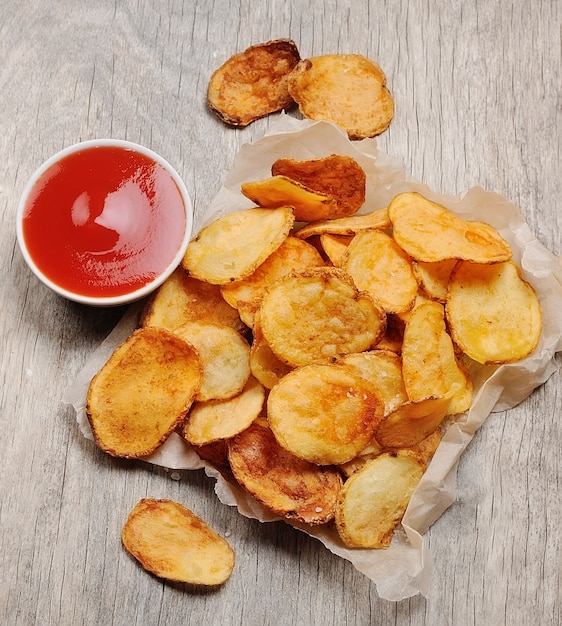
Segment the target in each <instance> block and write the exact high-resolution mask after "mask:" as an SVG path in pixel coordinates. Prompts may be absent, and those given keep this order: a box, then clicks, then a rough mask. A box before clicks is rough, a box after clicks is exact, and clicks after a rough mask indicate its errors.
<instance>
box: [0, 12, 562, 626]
mask: <svg viewBox="0 0 562 626" xmlns="http://www.w3.org/2000/svg"><path fill="white" fill-rule="evenodd" d="M561 29H562V4H561V3H560V2H557V1H556V0H535V1H533V2H527V1H525V0H513V1H512V2H504V3H499V2H498V3H494V2H489V1H488V0H468V1H462V2H461V1H460V0H451V1H449V2H444V1H443V2H441V1H439V0H434V1H431V0H425V1H419V2H416V1H414V2H407V1H406V0H380V1H379V2H373V1H370V0H338V1H337V2H336V0H306V1H305V0H286V1H280V0H271V1H270V2H257V1H255V2H252V1H251V0H191V1H188V0H162V1H161V2H153V1H149V0H128V1H121V0H111V1H110V0H98V1H96V2H89V3H87V2H80V1H78V0H67V1H65V2H62V1H56V0H54V1H53V2H43V0H41V1H40V0H22V1H21V2H18V3H10V2H2V3H0V58H1V59H2V61H1V65H0V116H1V117H0V120H1V132H0V216H1V224H2V228H1V229H0V253H1V254H0V263H1V276H2V291H3V297H2V302H1V305H0V336H1V337H2V348H1V350H0V363H1V369H0V381H1V384H0V428H1V430H0V459H1V462H2V466H1V472H0V548H1V549H0V554H1V560H0V621H1V623H2V624H6V625H8V626H10V625H15V624H18V625H19V624H21V625H26V626H27V625H31V624H37V625H45V624H56V625H69V626H70V625H72V626H74V625H78V624H88V625H101V624H103V625H109V624H115V625H119V626H121V625H132V624H142V625H147V626H148V625H156V624H160V625H168V624H169V625H172V624H197V625H199V624H209V625H222V624H244V625H255V626H263V625H266V624H271V625H278V624H299V625H301V624H302V625H303V626H310V625H315V624H318V625H334V626H340V625H346V624H350V625H351V624H358V625H359V624H361V625H367V624H385V625H387V624H409V625H419V624H428V625H432V626H433V625H441V624H443V625H444V624H452V625H453V624H454V625H455V626H457V625H469V624H474V625H482V624H494V625H496V624H511V625H518V626H519V625H526V624H542V625H545V624H560V623H562V610H561V600H560V597H561V592H562V585H561V563H562V561H561V559H562V550H561V542H562V537H561V530H560V529H561V528H562V513H561V494H562V465H561V462H560V458H561V455H560V452H561V450H562V436H561V432H562V429H561V427H560V394H561V392H562V385H561V382H560V375H559V373H558V372H557V373H555V374H554V375H553V376H552V377H551V378H550V379H549V380H548V381H547V382H546V383H545V384H544V385H543V386H541V387H540V388H538V389H537V390H536V391H534V392H533V393H532V394H531V395H530V397H528V398H527V399H526V400H525V401H524V402H523V403H522V404H520V405H519V406H517V407H516V408H514V409H512V410H509V411H506V412H500V413H494V414H493V415H492V416H491V417H490V418H489V419H488V420H487V422H486V423H485V424H484V426H483V427H482V428H481V429H480V431H479V432H478V433H477V435H476V437H475V438H474V440H473V441H472V443H471V444H470V446H469V447H468V449H467V451H466V452H465V454H464V456H463V458H462V460H461V462H460V466H459V473H458V497H457V500H456V502H455V503H454V504H453V505H452V506H451V507H450V508H449V509H448V510H447V511H446V512H445V513H444V514H443V515H442V517H441V518H440V519H439V520H438V521H437V522H436V523H435V524H434V525H433V526H432V527H431V529H430V530H429V532H428V534H427V539H428V545H429V548H430V551H431V553H432V556H433V560H434V566H433V573H432V578H431V586H430V593H429V596H428V597H427V598H426V597H424V596H422V595H416V596H413V597H411V598H409V599H405V600H402V601H400V602H390V601H387V600H382V599H381V598H380V597H379V595H378V594H377V590H376V586H375V585H374V583H372V582H371V581H370V580H369V579H368V578H366V577H365V576H364V575H363V574H361V573H359V572H358V571H357V570H355V569H354V567H353V566H352V565H351V564H350V563H348V562H347V561H344V560H342V559H340V558H338V557H336V556H334V555H333V554H331V553H330V552H329V551H328V550H326V549H325V548H324V546H322V544H321V543H319V542H318V541H316V540H314V539H312V538H310V537H308V536H307V535H305V534H303V533H301V532H299V531H297V530H294V529H293V528H291V527H289V526H287V525H285V524H283V523H281V522H279V523H277V522H276V523H271V524H261V523H259V522H257V521H255V520H249V519H246V518H244V517H242V516H240V515H239V514H238V513H237V511H236V510H235V509H232V508H229V507H227V506H225V505H223V504H221V503H220V502H219V501H218V500H217V498H216V497H215V494H214V491H213V488H214V481H213V480H212V479H210V478H208V477H206V476H205V474H204V473H203V472H202V471H194V472H180V473H179V475H175V474H173V473H171V472H169V471H166V470H164V469H162V468H160V467H153V466H151V465H148V464H146V463H142V462H125V461H119V460H116V459H114V458H112V457H109V456H108V455H106V454H104V453H102V452H101V451H99V450H98V449H97V448H96V447H95V445H94V444H93V443H92V442H91V441H90V440H88V439H86V438H84V437H83V435H82V434H81V432H80V430H79V428H78V427H77V424H76V421H75V416H74V411H73V410H72V408H71V407H69V406H67V405H65V404H64V403H63V401H62V398H63V395H64V392H65V390H66V389H67V388H68V386H69V385H70V384H71V383H72V382H73V380H74V377H75V376H76V374H77V373H78V371H79V370H80V368H81V367H82V366H83V364H84V363H85V362H86V361H87V359H88V358H89V356H90V355H91V353H92V352H93V351H94V349H95V348H96V347H97V346H98V345H99V343H100V342H101V341H102V340H103V339H104V338H105V337H106V335H107V334H108V333H109V331H110V330H111V329H112V328H113V326H114V325H115V324H116V323H117V322H118V320H119V319H120V317H121V316H122V315H123V313H124V309H121V308H116V309H91V308H88V307H85V306H81V305H77V304H73V303H70V302H67V301H65V300H63V299H61V298H59V297H57V296H56V295H54V294H53V293H51V292H50V291H48V290H47V289H46V288H45V287H44V286H42V284H40V283H39V281H38V280H37V279H36V278H35V277H34V276H33V275H32V274H31V272H30V271H29V270H28V268H27V266H26V265H25V263H24V261H23V258H22V256H21V254H20V252H19V250H18V248H17V245H16V239H15V213H16V206H17V203H18V199H19V196H20V194H21V192H22V190H23V188H24V185H25V183H26V181H27V179H28V177H29V176H30V175H31V174H32V172H33V171H34V170H35V169H36V168H37V167H38V166H39V165H40V164H41V163H42V161H43V160H44V159H46V158H47V157H49V156H51V155H52V154H53V153H54V152H56V151H58V150H60V149H61V148H63V147H65V146H67V145H69V144H71V143H74V142H77V141H79V140H85V139H91V138H98V137H107V136H111V137H116V138H123V139H128V140H132V141H135V142H138V143H141V144H144V145H146V146H148V147H150V148H152V149H154V150H156V151H157V152H159V153H160V154H162V155H163V156H164V157H165V158H166V159H168V160H169V161H170V162H171V163H172V164H173V165H174V166H175V167H176V169H177V170H178V171H179V172H180V173H181V175H182V176H183V177H184V179H185V181H186V184H187V186H188V188H189V190H190V192H191V193H192V197H193V200H194V203H195V209H196V211H202V210H204V208H205V207H206V206H207V205H208V203H209V202H210V201H211V199H212V198H213V197H214V195H215V194H216V192H217V190H218V189H219V187H220V185H221V184H222V182H223V180H224V177H225V174H226V172H227V171H228V169H229V167H230V166H231V163H232V160H233V158H234V156H235V154H236V153H237V151H238V149H239V148H240V147H241V146H242V145H243V144H244V143H247V142H249V141H254V140H256V139H258V138H260V137H261V136H263V134H264V133H265V132H266V131H267V129H268V128H269V125H270V124H271V121H272V120H271V119H269V118H267V119H263V120H260V121H258V122H256V123H254V124H252V125H250V126H249V127H247V128H246V129H243V130H234V129H231V128H227V127H225V126H224V125H223V124H222V123H220V122H219V120H218V119H217V118H216V117H214V116H213V115H212V114H211V113H210V112H209V111H208V110H207V108H206V106H205V92H206V87H207V82H208V79H209V76H210V74H211V72H212V70H213V69H215V68H216V67H217V66H218V65H219V64H220V63H222V62H223V61H224V60H226V58H227V57H229V56H230V55H232V54H233V53H235V52H238V51H241V50H243V49H244V48H246V47H247V46H249V45H252V44H255V43H259V42H263V41H267V40H269V39H275V38H280V37H290V38H292V39H294V40H295V42H296V43H297V45H298V47H299V50H300V52H301V55H302V56H303V57H306V56H313V55H319V54H323V53H335V52H339V53H348V52H356V53H360V54H363V55H365V56H367V57H370V58H371V59H373V60H375V61H377V62H378V63H379V64H380V65H381V66H382V68H383V69H384V70H385V72H386V74H387V77H388V84H389V86H390V89H391V91H392V93H393V95H394V97H395V101H396V115H395V118H394V120H393V122H392V125H391V127H390V129H389V130H388V131H387V132H386V133H385V134H384V135H382V136H381V137H380V138H379V140H378V142H379V147H380V148H381V149H382V150H383V151H385V152H388V153H389V154H391V155H393V156H395V157H397V158H399V159H400V160H402V161H403V162H404V163H405V166H406V169H407V171H408V172H409V173H411V175H412V176H414V177H415V178H417V179H419V180H421V181H422V182H424V183H427V184H428V185H429V186H430V187H431V188H432V189H434V190H435V191H438V192H442V193H444V194H449V195H456V194H458V193H461V192H463V191H465V190H467V189H469V188H470V187H472V186H475V185H480V186H482V187H484V188H485V189H487V190H489V191H494V192H498V193H499V194H501V195H503V196H505V197H506V198H507V199H508V200H510V201H511V202H513V203H515V204H516V205H517V206H519V207H520V209H521V212H522V214H523V215H524V217H525V219H526V221H527V223H528V224H529V226H530V228H531V230H532V232H533V233H534V234H535V235H536V237H537V239H538V240H539V241H540V242H541V244H543V245H544V246H545V247H546V248H547V249H548V250H550V251H551V252H553V253H554V254H556V255H558V254H560V227H561V215H562V211H561V209H560V202H561V198H562V170H561V164H560V163H561V152H562V140H561V128H562V83H561V76H562V60H561ZM292 114H293V115H295V114H294V113H292ZM178 478H179V480H178ZM145 496H152V497H169V498H173V499H177V500H179V501H182V502H184V503H187V504H188V505H189V506H190V508H192V509H193V510H194V511H195V512H197V513H198V514H199V515H201V516H202V517H203V518H205V519H206V520H207V521H209V522H210V523H211V524H212V525H213V526H214V527H215V528H216V529H217V530H218V531H219V532H221V533H223V534H226V535H227V536H228V539H229V541H230V542H231V544H232V545H233V547H234V549H235V551H236V554H237V563H236V568H235V571H234V573H233V575H232V576H231V578H230V580H229V581H228V582H227V583H226V584H225V585H224V586H222V587H221V588H220V589H217V590H214V591H211V590H209V591H198V592H193V591H189V590H186V589H184V588H183V587H181V586H179V585H170V584H165V583H163V582H162V581H159V580H158V579H156V578H154V577H152V576H150V575H148V574H147V573H146V572H144V570H142V569H141V568H140V567H139V566H138V565H137V564H136V563H135V562H134V561H133V560H132V559H131V558H130V557H129V556H128V555H127V554H126V553H125V551H124V550H123V548H122V547H121V543H120V532H121V527H122V524H123V522H124V520H125V518H126V516H127V514H128V512H129V510H130V509H131V508H132V507H133V506H134V504H135V503H136V502H137V501H138V500H139V499H140V498H142V497H145Z"/></svg>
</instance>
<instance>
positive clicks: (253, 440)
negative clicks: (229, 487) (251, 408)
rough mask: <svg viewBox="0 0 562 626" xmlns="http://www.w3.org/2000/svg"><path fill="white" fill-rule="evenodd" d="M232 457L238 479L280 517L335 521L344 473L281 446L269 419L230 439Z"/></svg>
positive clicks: (229, 449)
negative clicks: (313, 461) (317, 463)
mask: <svg viewBox="0 0 562 626" xmlns="http://www.w3.org/2000/svg"><path fill="white" fill-rule="evenodd" d="M228 459H229V462H230V467H231V469H232V473H233V474H234V477H235V478H236V480H237V481H238V483H239V484H240V485H241V486H242V487H243V488H244V489H245V490H246V491H247V492H248V493H250V494H251V495H252V496H253V497H254V498H255V499H256V500H257V501H258V502H261V504H263V505H264V506H265V507H266V508H268V509H269V510H270V511H272V512H273V513H275V514H276V515H279V516H280V517H284V518H286V519H290V520H293V521H296V522H301V523H303V524H307V525H317V524H325V523H327V522H329V521H330V520H331V519H333V517H334V512H335V508H336V502H337V500H338V496H339V493H340V490H341V488H342V478H341V474H340V473H339V472H338V470H337V469H336V468H335V467H333V466H331V465H328V466H325V467H320V466H318V465H316V464H315V463H310V462H308V461H304V460H303V459H300V458H298V457H296V456H295V455H294V454H292V453H291V452H288V451H287V450H285V449H284V448H282V447H281V446H280V445H279V444H278V443H277V440H276V439H275V437H274V435H273V433H272V432H271V430H270V428H269V426H268V424H267V421H266V420H257V421H256V422H254V423H253V424H252V425H251V426H250V427H249V428H247V429H246V430H245V431H244V432H242V433H240V434H239V435H237V436H236V437H234V438H233V439H232V440H230V441H229V444H228Z"/></svg>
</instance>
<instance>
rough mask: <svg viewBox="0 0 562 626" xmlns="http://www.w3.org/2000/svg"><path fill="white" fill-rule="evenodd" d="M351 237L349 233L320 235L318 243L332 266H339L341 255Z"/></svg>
mask: <svg viewBox="0 0 562 626" xmlns="http://www.w3.org/2000/svg"><path fill="white" fill-rule="evenodd" d="M352 239H353V237H352V236H351V235H329V234H328V233H326V234H324V235H320V245H321V246H322V249H323V251H324V254H325V255H326V256H327V257H328V259H329V260H330V262H331V263H332V265H333V266H334V267H341V264H342V259H343V255H344V253H345V251H346V250H347V246H349V244H350V242H351V240H352Z"/></svg>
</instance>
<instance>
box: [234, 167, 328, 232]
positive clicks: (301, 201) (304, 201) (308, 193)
mask: <svg viewBox="0 0 562 626" xmlns="http://www.w3.org/2000/svg"><path fill="white" fill-rule="evenodd" d="M240 191H241V192H242V193H243V194H244V195H245V196H246V197H247V198H249V199H250V200H251V201H252V202H255V203H256V204H257V205H258V206H260V207H264V208H268V209H277V208H279V207H287V206H290V207H292V208H293V212H294V215H295V220H296V221H298V222H313V221H314V220H324V219H326V218H329V217H332V216H334V215H336V214H337V203H336V201H335V199H334V198H333V197H332V196H326V195H323V194H320V193H318V192H316V191H313V190H312V189H310V188H309V187H306V186H305V185H302V184H301V183H298V182H296V181H294V180H291V179H290V178H287V177H286V176H272V177H270V178H266V179H265V180H256V181H252V182H247V183H243V184H242V185H241V186H240Z"/></svg>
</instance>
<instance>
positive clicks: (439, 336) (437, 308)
mask: <svg viewBox="0 0 562 626" xmlns="http://www.w3.org/2000/svg"><path fill="white" fill-rule="evenodd" d="M402 371H403V374H404V383H405V386H406V391H407V393H408V397H409V398H410V400H414V401H415V400H421V399H422V398H426V397H427V396H428V394H429V395H446V394H447V393H448V392H449V391H450V390H451V389H453V387H454V388H455V389H456V391H455V393H454V395H453V397H452V400H451V404H450V405H449V408H448V410H447V413H448V414H450V415H453V414H455V413H463V412H464V411H467V410H468V409H469V408H470V405H471V404H472V381H471V379H470V376H469V374H468V371H467V370H466V368H465V367H464V366H463V365H462V364H461V363H460V362H459V361H458V359H457V357H456V355H455V348H454V346H453V341H452V339H451V336H450V335H449V333H448V332H447V327H446V325H445V310H444V308H443V305H442V304H440V303H439V302H433V301H430V302H426V303H425V304H420V305H419V306H417V307H416V308H415V309H414V310H413V311H412V312H411V313H410V318H409V319H408V321H407V322H406V327H405V329H404V340H403V342H402Z"/></svg>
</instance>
